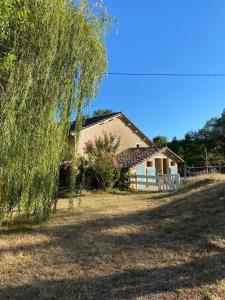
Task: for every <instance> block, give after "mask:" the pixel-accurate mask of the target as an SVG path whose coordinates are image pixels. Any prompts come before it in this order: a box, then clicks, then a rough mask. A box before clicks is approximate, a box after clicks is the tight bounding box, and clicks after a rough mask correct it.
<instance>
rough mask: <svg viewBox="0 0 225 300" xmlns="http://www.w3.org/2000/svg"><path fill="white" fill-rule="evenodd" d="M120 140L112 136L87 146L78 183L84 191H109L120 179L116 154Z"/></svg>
mask: <svg viewBox="0 0 225 300" xmlns="http://www.w3.org/2000/svg"><path fill="white" fill-rule="evenodd" d="M118 147H119V140H118V139H117V138H116V137H114V136H113V135H112V134H109V135H107V134H104V136H103V137H98V138H96V139H95V141H94V143H93V142H92V141H91V140H90V141H88V142H87V143H86V146H85V157H83V158H81V159H80V167H79V170H80V174H79V176H78V182H80V183H81V186H82V187H81V188H82V189H85V188H86V189H91V188H98V189H103V190H106V189H109V188H112V187H113V186H114V185H115V183H116V182H117V181H118V179H119V177H120V168H119V167H118V165H117V160H116V153H117V150H118Z"/></svg>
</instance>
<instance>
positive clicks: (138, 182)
mask: <svg viewBox="0 0 225 300" xmlns="http://www.w3.org/2000/svg"><path fill="white" fill-rule="evenodd" d="M130 184H131V186H132V187H134V186H135V188H136V189H137V190H147V189H151V187H156V188H158V189H157V190H158V191H163V192H168V191H174V190H177V189H179V188H180V187H181V180H180V174H160V175H157V176H148V175H146V176H145V175H131V181H130Z"/></svg>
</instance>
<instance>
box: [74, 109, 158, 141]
mask: <svg viewBox="0 0 225 300" xmlns="http://www.w3.org/2000/svg"><path fill="white" fill-rule="evenodd" d="M115 116H116V117H119V118H120V119H121V120H122V121H123V122H125V123H126V124H127V125H128V126H129V127H130V128H132V130H133V131H134V132H135V133H136V134H138V135H139V136H140V137H141V138H142V139H143V140H144V141H145V142H146V143H147V144H148V145H149V146H152V144H153V142H152V141H151V140H150V139H149V138H148V137H147V136H146V135H145V134H144V133H143V132H142V131H141V130H140V129H139V128H137V126H136V125H134V123H132V122H131V121H130V120H129V119H128V118H127V117H126V116H125V115H124V114H123V113H122V112H115V113H111V114H108V115H104V116H100V117H91V118H87V119H86V120H85V121H84V124H83V129H85V128H87V127H91V126H93V125H96V124H98V123H101V122H103V121H105V120H108V119H111V118H113V117H115ZM75 126H76V121H73V122H72V123H71V126H70V130H69V132H70V135H73V134H74V132H73V131H74V129H75Z"/></svg>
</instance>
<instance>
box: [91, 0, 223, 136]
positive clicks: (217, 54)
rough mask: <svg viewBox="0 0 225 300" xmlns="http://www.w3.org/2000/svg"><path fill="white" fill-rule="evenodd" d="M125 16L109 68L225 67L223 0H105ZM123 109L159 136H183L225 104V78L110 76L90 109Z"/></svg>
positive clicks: (112, 43)
mask: <svg viewBox="0 0 225 300" xmlns="http://www.w3.org/2000/svg"><path fill="white" fill-rule="evenodd" d="M104 3H105V5H106V6H107V8H108V11H109V14H110V15H111V16H114V17H116V18H117V19H118V21H119V32H118V34H117V32H116V31H117V30H116V28H114V29H113V31H112V32H111V34H110V35H109V37H108V38H107V49H108V60H109V72H141V73H146V72H147V73H225V1H224V0H216V1H215V0H198V1H197V0H139V1H134V0H104ZM98 108H109V109H112V110H113V111H123V112H124V113H125V114H126V115H127V116H128V117H129V118H130V119H131V120H132V121H133V122H134V123H135V124H136V125H137V126H138V127H139V128H140V129H141V130H143V132H144V133H145V134H146V135H147V136H149V137H150V138H152V137H153V136H156V135H166V136H168V137H169V139H171V138H172V137H174V136H177V137H178V138H181V137H183V135H184V134H185V133H186V132H187V131H189V130H196V129H199V128H201V127H202V126H203V125H204V123H205V122H206V121H207V120H208V119H209V118H211V117H213V116H219V115H220V114H221V112H222V110H223V108H225V77H224V78H211V77H210V78H187V77H185V78H183V77H182V78H174V77H173V78H168V77H163V78H162V77H154V78H153V77H114V76H109V77H107V78H105V80H104V82H103V85H102V88H101V91H100V95H99V96H98V98H97V99H95V100H94V102H93V104H92V107H91V111H93V110H95V109H98Z"/></svg>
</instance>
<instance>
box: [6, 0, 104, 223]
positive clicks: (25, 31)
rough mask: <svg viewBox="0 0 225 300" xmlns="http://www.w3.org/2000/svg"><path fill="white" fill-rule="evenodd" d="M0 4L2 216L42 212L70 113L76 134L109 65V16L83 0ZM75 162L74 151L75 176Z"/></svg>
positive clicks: (50, 200)
mask: <svg viewBox="0 0 225 300" xmlns="http://www.w3.org/2000/svg"><path fill="white" fill-rule="evenodd" d="M0 7H1V9H0V27H1V28H2V31H1V32H2V34H1V35H0V39H1V46H0V71H1V75H0V122H1V124H0V125H1V126H0V222H1V221H3V220H4V219H5V218H7V217H8V216H9V214H11V212H12V211H14V210H15V209H16V210H18V211H19V212H21V213H26V214H28V215H33V216H34V217H35V218H37V219H45V218H48V217H49V215H50V213H51V212H52V210H53V208H54V206H55V203H56V191H57V185H58V175H59V174H58V173H59V163H60V160H61V158H62V155H63V152H64V151H65V148H66V146H67V134H68V128H69V123H70V117H71V113H72V112H73V113H74V112H75V114H76V118H77V122H76V137H77V139H78V138H79V132H80V129H81V120H82V113H83V110H84V108H85V106H86V104H87V103H88V102H89V101H91V100H92V99H93V98H94V97H95V96H96V94H97V93H98V90H99V86H100V83H101V81H102V78H103V76H104V74H105V72H106V68H107V57H106V49H105V45H104V35H105V33H106V32H107V30H108V26H109V18H108V16H107V13H106V12H105V10H103V9H102V8H101V6H100V5H98V4H96V5H95V6H94V7H92V8H90V6H89V5H88V2H87V1H77V2H76V3H73V2H72V1H69V0H32V1H30V0H0ZM3 29H4V30H3ZM75 166H76V151H74V153H73V175H75ZM72 178H74V176H73V177H72Z"/></svg>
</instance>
